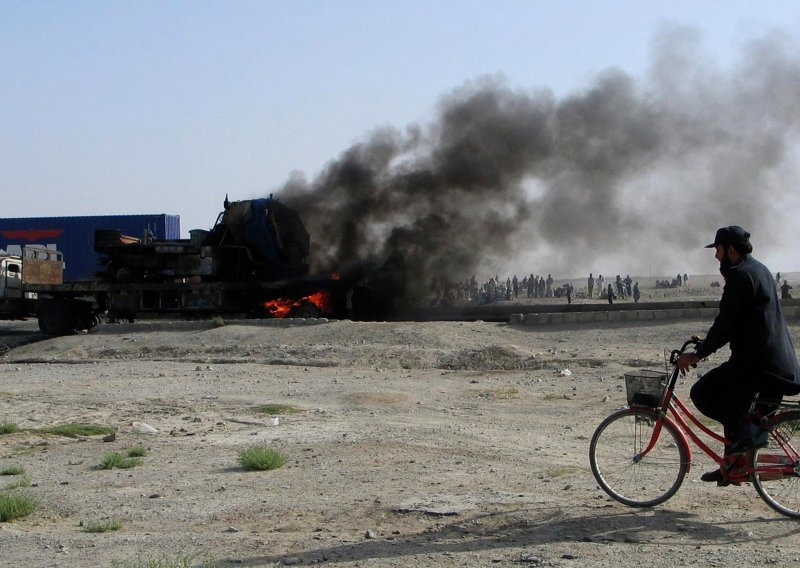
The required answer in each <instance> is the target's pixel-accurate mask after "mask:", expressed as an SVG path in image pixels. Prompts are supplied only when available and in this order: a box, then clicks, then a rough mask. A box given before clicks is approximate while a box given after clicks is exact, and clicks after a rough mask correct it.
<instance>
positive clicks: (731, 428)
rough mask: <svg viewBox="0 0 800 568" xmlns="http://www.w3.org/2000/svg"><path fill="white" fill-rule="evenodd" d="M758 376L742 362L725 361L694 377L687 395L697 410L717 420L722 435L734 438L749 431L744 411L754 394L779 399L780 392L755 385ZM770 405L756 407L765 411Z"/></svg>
mask: <svg viewBox="0 0 800 568" xmlns="http://www.w3.org/2000/svg"><path fill="white" fill-rule="evenodd" d="M758 379H759V377H758V376H757V373H754V372H752V371H748V369H747V368H746V367H744V366H743V365H737V364H736V363H732V362H731V361H726V362H725V363H723V364H722V365H720V366H719V367H717V368H716V369H712V370H710V371H709V372H707V373H706V374H705V375H703V376H702V377H701V378H700V379H698V381H697V382H696V383H695V384H694V386H692V390H691V393H690V396H691V398H692V402H693V403H694V405H695V407H696V408H697V410H699V411H700V412H702V413H703V414H705V415H706V416H708V417H709V418H713V419H714V420H716V421H718V422H720V423H721V424H722V426H723V428H724V430H725V437H726V438H728V439H729V440H731V441H736V440H738V439H740V438H743V437H745V436H749V435H750V433H751V432H750V425H749V424H748V421H747V414H748V412H749V410H750V405H751V404H752V402H753V397H754V396H755V395H756V394H758V393H761V397H762V398H768V399H770V400H771V401H775V402H776V403H777V402H780V401H781V399H782V398H783V395H782V394H780V393H778V392H775V391H774V390H773V389H770V388H768V387H766V386H764V385H763V384H759V381H758ZM774 408H775V406H774V405H772V406H767V405H764V407H763V408H759V410H760V411H761V412H762V413H767V412H770V411H771V410H773V409H774Z"/></svg>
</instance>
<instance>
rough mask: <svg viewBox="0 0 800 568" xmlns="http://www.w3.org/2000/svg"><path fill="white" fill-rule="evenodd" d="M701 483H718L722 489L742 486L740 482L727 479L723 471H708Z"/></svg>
mask: <svg viewBox="0 0 800 568" xmlns="http://www.w3.org/2000/svg"><path fill="white" fill-rule="evenodd" d="M700 481H707V482H709V483H710V482H716V483H717V485H718V486H720V487H727V486H728V485H740V483H739V482H738V481H731V480H729V479H727V478H726V477H725V474H724V473H722V470H721V469H715V470H713V471H707V472H705V473H704V474H703V475H701V476H700Z"/></svg>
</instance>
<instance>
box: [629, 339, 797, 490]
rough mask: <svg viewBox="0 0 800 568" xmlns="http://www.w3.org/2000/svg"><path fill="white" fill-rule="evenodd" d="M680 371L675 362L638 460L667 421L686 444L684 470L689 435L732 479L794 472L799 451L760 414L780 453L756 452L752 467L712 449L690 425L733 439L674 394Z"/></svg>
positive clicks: (712, 435) (719, 438)
mask: <svg viewBox="0 0 800 568" xmlns="http://www.w3.org/2000/svg"><path fill="white" fill-rule="evenodd" d="M692 343H693V342H692V341H687V342H686V343H685V344H684V346H683V347H682V348H681V349H680V350H678V351H673V356H672V357H671V362H672V363H673V364H674V362H675V359H676V357H675V353H677V354H678V355H680V353H683V351H684V350H685V349H686V347H687V346H688V345H690V344H692ZM679 374H680V372H679V370H678V367H677V365H676V366H674V367H673V370H672V375H671V376H670V379H669V382H668V383H667V388H666V392H665V394H664V398H663V400H662V401H661V405H660V406H659V407H658V408H656V409H655V412H656V415H657V418H656V424H655V427H654V428H653V434H652V436H651V438H650V441H649V443H648V444H647V446H646V447H645V448H644V449H643V450H642V451H641V452H640V453H639V454H638V455H637V456H636V459H637V460H640V459H641V458H642V457H644V456H646V455H647V454H648V453H649V452H650V451H651V450H652V449H653V447H655V445H656V442H657V440H658V438H659V437H660V435H661V428H662V424H663V423H664V422H667V423H669V424H670V425H671V426H673V427H675V429H676V431H677V433H678V435H679V437H680V441H681V443H682V444H683V445H684V447H685V448H686V457H687V459H688V463H687V472H688V471H690V470H691V467H692V448H691V445H690V444H689V442H688V439H690V440H691V441H692V442H694V444H695V445H696V446H697V447H698V448H700V449H701V450H702V451H703V453H705V454H706V455H707V456H709V457H710V458H711V459H713V460H714V461H715V462H716V463H717V464H718V465H719V466H720V468H723V466H726V467H724V468H723V471H724V472H725V475H726V477H729V478H730V479H731V480H736V481H746V480H748V479H749V478H750V476H751V475H752V474H754V473H757V474H759V475H760V476H761V477H762V478H765V477H773V476H774V477H776V478H780V477H782V476H783V475H795V474H796V473H797V469H796V467H797V464H800V451H798V449H797V448H795V447H794V446H792V445H791V444H790V443H789V441H788V440H787V439H786V438H785V436H784V435H783V434H782V433H781V432H779V431H777V430H775V429H770V428H769V427H768V422H767V421H766V419H765V418H762V417H760V416H756V417H757V418H758V419H759V420H761V421H762V423H763V424H765V425H766V426H767V427H768V430H769V432H770V436H771V438H772V439H773V440H774V441H775V442H776V444H777V446H778V447H779V448H780V449H781V450H782V452H783V455H781V454H779V453H775V454H761V455H759V456H758V464H756V467H753V466H751V465H750V463H749V460H745V461H744V462H743V461H741V459H740V458H741V456H735V457H728V458H727V459H726V457H725V456H724V455H720V454H719V453H717V452H716V451H714V450H713V449H711V448H710V447H709V446H708V444H706V443H705V441H704V440H703V439H702V438H701V437H700V436H699V435H698V433H697V432H696V431H695V430H694V429H693V427H692V425H694V426H695V427H696V428H697V429H699V430H700V431H701V432H703V433H704V434H705V435H706V436H708V437H710V438H712V439H714V440H716V441H718V442H722V443H723V444H724V445H725V446H729V445H731V443H732V442H731V441H730V440H728V439H727V438H725V437H724V436H723V435H721V434H719V433H717V432H715V431H713V430H712V429H711V428H709V427H708V426H706V425H705V424H703V423H702V422H700V420H699V419H698V418H697V417H696V416H695V415H694V414H693V413H692V412H691V410H689V408H688V407H687V406H686V405H685V404H684V403H683V401H682V400H681V399H680V398H679V397H678V395H677V394H675V385H676V384H677V382H678V376H679ZM757 400H758V399H756V401H757ZM778 412H779V411H778ZM687 436H688V439H687ZM745 462H747V463H745ZM762 464H763V465H762ZM734 468H736V469H737V470H738V471H736V472H734V471H732V470H733V469H734Z"/></svg>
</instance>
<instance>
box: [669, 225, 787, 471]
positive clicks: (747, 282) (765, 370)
mask: <svg viewBox="0 0 800 568" xmlns="http://www.w3.org/2000/svg"><path fill="white" fill-rule="evenodd" d="M706 248H714V249H715V250H716V254H715V257H716V259H717V260H718V261H719V269H720V272H721V273H722V276H723V278H724V279H725V288H724V290H723V293H722V299H721V300H720V303H719V314H718V315H717V317H716V319H715V320H714V323H713V324H712V326H711V328H710V329H709V330H708V333H707V334H706V337H705V339H704V340H703V341H702V342H701V343H700V344H699V345H698V346H697V349H696V351H695V352H694V353H684V354H682V355H681V356H680V358H679V359H678V368H679V369H680V371H681V373H683V374H685V373H686V369H688V368H689V367H690V366H694V365H696V364H697V362H698V361H700V360H701V359H704V358H706V357H708V356H709V355H711V354H712V353H714V352H715V351H716V350H717V349H719V348H720V347H723V346H724V345H725V344H726V343H730V350H731V356H730V359H729V360H728V361H726V362H724V363H722V364H721V365H720V366H719V367H716V368H715V369H712V370H710V371H708V372H707V373H705V374H704V375H703V376H702V377H701V378H700V379H699V380H698V381H697V382H696V383H695V384H694V386H693V387H692V390H691V398H692V402H693V403H694V405H695V407H696V408H697V409H698V410H699V411H700V412H702V413H703V414H705V415H706V416H708V417H710V418H713V419H714V420H717V421H719V422H720V423H722V426H723V428H724V433H725V437H726V438H727V439H728V440H731V441H732V442H733V443H732V445H730V446H727V447H726V448H725V455H728V456H735V455H738V454H743V453H746V452H748V451H749V450H752V449H753V448H757V447H763V446H764V445H765V444H766V442H767V433H766V432H763V431H761V430H760V429H759V428H758V426H757V425H756V424H753V423H751V422H749V421H748V419H747V415H748V411H749V409H750V405H751V403H752V401H753V397H754V396H755V395H756V394H759V393H760V396H761V397H762V398H765V399H769V400H771V401H775V403H776V404H777V403H778V402H780V400H781V399H782V398H783V396H784V395H793V394H798V393H800V366H798V363H797V357H796V356H795V352H794V347H793V346H792V340H791V338H790V337H789V331H788V329H787V328H786V322H785V320H784V318H783V312H782V311H781V305H780V302H779V300H778V295H777V290H776V288H775V283H774V281H773V279H772V273H771V272H770V271H769V269H768V268H767V267H766V266H764V265H763V264H761V263H760V262H758V261H757V260H756V259H754V258H753V257H752V256H751V255H750V253H751V252H752V251H753V246H752V245H751V244H750V233H748V232H747V231H745V230H744V229H743V228H741V227H739V226H736V225H732V226H729V227H723V228H721V229H719V230H718V231H717V234H716V236H715V237H714V242H713V243H711V244H710V245H708V246H707V247H706ZM764 410H767V411H768V410H769V409H764ZM701 479H702V480H703V481H716V482H717V483H719V484H721V485H724V484H726V483H725V477H724V475H723V474H722V471H721V470H719V469H717V470H714V471H710V472H707V473H705V474H703V476H702V477H701Z"/></svg>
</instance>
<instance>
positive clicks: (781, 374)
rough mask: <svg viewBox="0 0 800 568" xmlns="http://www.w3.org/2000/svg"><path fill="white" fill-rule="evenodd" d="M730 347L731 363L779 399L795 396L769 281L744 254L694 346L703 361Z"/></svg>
mask: <svg viewBox="0 0 800 568" xmlns="http://www.w3.org/2000/svg"><path fill="white" fill-rule="evenodd" d="M728 342H730V344H731V346H730V347H731V359H730V360H731V362H732V363H735V364H736V365H741V366H742V367H743V368H744V369H747V371H748V372H749V373H751V374H752V376H753V380H754V381H759V382H762V381H763V382H764V384H765V386H768V387H769V388H770V390H772V389H776V390H778V391H779V392H782V393H783V394H798V393H800V366H798V363H797V357H796V355H795V353H794V347H792V340H791V338H790V337H789V331H788V330H787V329H786V322H785V320H784V319H783V312H782V311H781V305H780V302H779V301H778V293H777V290H776V289H775V281H774V280H773V279H772V274H771V273H770V271H769V269H767V267H766V266H764V265H763V264H761V263H760V262H758V261H757V260H756V259H754V258H753V257H752V256H750V255H749V254H748V255H745V257H744V259H743V260H742V261H741V262H740V263H739V264H737V265H736V266H733V267H731V269H730V270H729V273H728V275H727V277H726V278H725V289H724V291H723V292H722V299H721V300H720V303H719V314H718V315H717V318H716V319H715V320H714V324H713V325H712V326H711V329H710V330H709V331H708V334H707V335H706V338H705V339H704V340H703V341H702V343H700V345H698V346H697V356H698V357H700V358H705V357H707V356H708V355H710V354H712V353H714V352H715V351H716V350H717V349H719V348H720V347H722V346H723V345H725V344H726V343H728Z"/></svg>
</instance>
